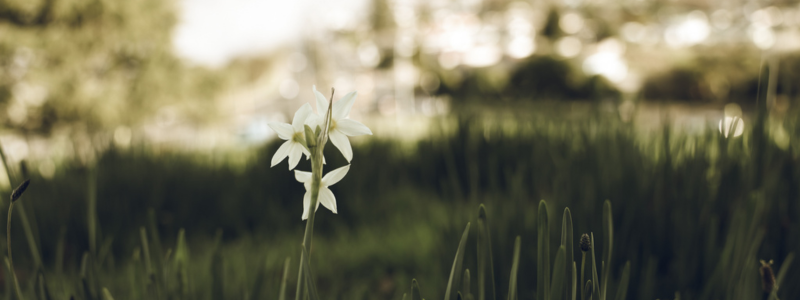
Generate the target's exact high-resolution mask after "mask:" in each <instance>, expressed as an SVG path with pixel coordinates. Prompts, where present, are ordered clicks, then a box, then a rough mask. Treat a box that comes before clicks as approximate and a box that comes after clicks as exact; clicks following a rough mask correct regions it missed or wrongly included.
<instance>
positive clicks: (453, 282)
mask: <svg viewBox="0 0 800 300" xmlns="http://www.w3.org/2000/svg"><path fill="white" fill-rule="evenodd" d="M469 225H470V223H469V222H467V228H464V233H463V234H461V242H459V243H458V250H456V258H455V259H454V260H453V267H452V268H451V269H450V279H449V280H448V281H447V290H445V292H444V300H450V299H451V297H452V295H453V294H452V292H453V291H458V283H459V280H460V278H459V277H461V263H462V262H463V260H464V247H466V245H467V236H469Z"/></svg>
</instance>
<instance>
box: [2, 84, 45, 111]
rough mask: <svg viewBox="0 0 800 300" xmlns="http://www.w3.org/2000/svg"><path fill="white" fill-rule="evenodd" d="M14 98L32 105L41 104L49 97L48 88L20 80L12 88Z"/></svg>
mask: <svg viewBox="0 0 800 300" xmlns="http://www.w3.org/2000/svg"><path fill="white" fill-rule="evenodd" d="M11 93H12V94H13V95H14V98H16V99H17V100H20V101H21V102H23V103H25V104H27V105H30V106H40V105H42V103H44V101H45V100H46V99H47V88H46V87H44V86H41V85H35V84H29V83H25V82H20V83H17V84H15V85H14V87H13V88H12V90H11Z"/></svg>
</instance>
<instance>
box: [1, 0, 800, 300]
mask: <svg viewBox="0 0 800 300" xmlns="http://www.w3.org/2000/svg"><path fill="white" fill-rule="evenodd" d="M799 50H800V5H798V4H797V3H795V2H793V1H778V0H776V1H766V0H765V1H715V0H709V1H682V0H670V1H651V0H623V1H610V0H564V1H546V0H534V1H505V0H429V1H415V0H333V1H311V0H300V1H259V0H235V1H220V0H172V1H162V0H135V1H112V0H3V1H0V124H2V127H1V128H2V129H0V145H1V146H2V147H0V149H2V152H3V158H4V160H5V162H6V163H5V164H4V166H5V169H6V172H0V189H2V190H5V191H6V192H7V193H10V191H11V189H12V187H14V186H16V185H18V184H19V183H20V182H21V181H22V180H23V178H31V179H32V183H31V186H30V188H29V190H28V192H27V193H26V194H25V196H24V197H23V199H24V200H23V201H22V202H20V203H22V204H21V205H20V206H21V207H23V208H22V209H20V210H18V211H17V212H15V213H16V214H20V215H21V217H20V218H17V217H15V219H14V220H13V221H12V229H11V233H12V245H13V249H14V250H15V251H14V253H18V254H16V255H15V256H14V258H15V266H16V267H17V274H18V276H20V281H21V284H22V285H23V287H24V289H30V290H31V291H33V290H34V288H35V287H36V286H38V284H39V283H38V282H39V281H42V280H43V279H41V278H42V277H41V276H40V277H37V275H36V274H37V273H38V274H45V275H46V276H47V278H48V280H47V281H46V283H45V285H46V286H48V287H49V289H50V290H51V292H52V294H53V295H54V296H53V297H54V298H58V299H67V298H69V297H68V295H76V297H79V298H81V297H82V298H86V299H91V296H92V295H93V294H92V293H95V294H94V295H95V296H97V295H99V290H100V288H101V287H107V288H108V289H109V290H110V291H111V293H112V294H114V296H115V298H117V299H139V298H141V299H145V298H148V297H152V296H153V295H152V294H147V293H151V292H152V293H156V292H153V291H152V289H150V288H149V285H148V284H153V283H148V281H147V280H144V279H142V278H146V276H139V275H141V274H144V272H145V271H143V269H142V265H143V262H142V259H143V258H142V256H141V255H142V254H141V253H142V252H144V251H150V252H153V254H152V256H153V257H155V258H153V260H154V262H153V264H156V265H157V266H162V267H164V268H165V269H164V271H163V274H164V275H159V276H163V278H161V277H159V280H163V282H161V281H159V282H161V283H159V284H160V285H159V284H156V286H159V288H160V289H159V290H158V291H159V292H157V293H156V294H158V293H164V294H158V295H173V294H170V293H173V292H174V293H177V294H176V295H178V294H180V295H183V297H184V298H189V299H212V298H216V296H219V295H224V298H225V299H233V298H238V299H242V298H244V299H262V298H264V299H272V298H276V297H277V293H278V291H277V290H278V287H279V284H280V280H281V276H282V274H283V273H282V272H283V264H284V259H285V258H286V257H291V259H292V264H291V268H290V269H291V270H292V273H290V274H294V275H290V276H289V280H288V281H289V286H290V287H291V288H290V289H289V290H290V291H289V292H288V293H289V295H290V296H291V297H293V295H294V289H293V287H294V282H295V278H296V273H294V272H296V270H297V268H296V263H297V261H298V259H299V255H298V254H299V250H300V248H299V247H298V245H299V244H300V242H301V241H302V234H303V226H304V222H302V221H301V220H300V215H301V212H302V205H301V200H302V195H303V193H304V189H303V186H302V184H300V183H298V182H296V180H295V179H294V177H293V174H292V173H290V172H287V171H286V163H281V164H279V165H278V166H275V167H274V168H270V167H269V162H270V159H271V158H272V155H273V154H274V153H275V150H276V149H277V147H278V146H279V145H280V142H281V141H280V140H279V139H277V136H276V134H275V132H274V131H272V130H271V129H270V128H269V126H268V125H267V124H268V123H269V122H290V121H291V118H292V116H293V114H294V112H295V111H296V110H297V109H298V108H299V107H300V106H301V105H302V104H304V103H312V106H315V105H314V104H313V94H312V91H311V87H312V86H314V85H316V87H317V89H319V90H320V91H322V92H323V94H326V95H329V94H328V91H329V89H330V88H331V87H334V88H336V91H337V92H336V96H335V97H334V98H335V99H338V98H339V97H340V96H342V95H344V94H346V93H348V92H351V91H358V98H357V100H356V103H355V106H354V107H353V109H352V111H351V113H350V118H351V119H355V120H359V121H361V122H363V123H364V124H366V125H367V126H368V127H370V128H371V129H372V131H373V133H374V135H372V136H360V137H354V138H351V141H352V143H353V145H354V146H353V147H354V152H355V155H354V159H353V161H352V168H351V170H350V172H349V174H348V175H347V177H345V179H344V180H343V181H342V182H340V183H339V184H337V185H336V186H334V187H332V190H333V192H334V193H335V194H336V197H337V201H338V207H339V214H338V215H333V214H331V213H330V212H329V211H327V210H320V211H319V212H320V213H319V214H318V218H317V224H316V226H315V229H316V235H315V240H314V251H312V253H311V257H312V261H313V264H314V268H315V270H316V272H317V273H316V275H317V277H318V286H319V290H320V293H321V294H322V295H324V296H325V298H326V299H400V298H401V296H402V294H403V293H404V292H407V291H408V289H409V286H410V281H411V279H412V278H416V279H417V280H419V282H420V286H421V289H422V293H423V296H424V297H426V298H428V299H431V298H436V297H441V296H443V295H444V288H445V286H446V282H447V281H446V280H447V276H448V274H449V270H450V265H451V264H452V259H453V256H454V255H455V250H456V247H457V245H458V240H459V237H460V233H461V231H462V230H463V228H464V226H465V225H466V223H467V222H469V221H472V222H473V223H474V221H475V219H476V217H477V209H478V205H479V204H480V203H485V204H486V205H487V210H488V215H489V224H490V225H489V226H490V228H491V229H492V239H493V240H492V245H493V248H494V249H493V251H494V252H493V253H494V262H495V276H496V277H497V281H496V283H497V287H498V293H497V296H498V297H505V291H506V289H507V286H508V277H509V276H508V274H509V272H510V265H511V259H510V257H511V254H512V251H513V247H512V246H513V240H514V238H515V237H516V236H517V235H520V236H522V256H521V266H522V267H521V268H520V271H519V274H520V275H519V276H520V279H519V280H520V282H521V283H520V285H519V290H520V291H519V292H520V294H519V295H520V298H525V299H533V298H535V295H536V286H535V284H533V282H534V280H536V279H535V275H536V273H535V266H536V259H535V258H536V254H535V247H536V222H537V221H536V215H537V212H536V210H537V208H538V202H539V200H541V199H544V200H546V201H547V202H548V204H549V207H550V209H552V211H550V212H549V215H550V218H549V219H550V222H551V223H552V225H551V229H552V236H553V243H552V245H554V249H556V248H555V245H557V244H558V241H559V237H558V233H559V232H560V224H561V222H560V217H561V212H562V211H563V209H564V208H565V207H567V206H568V207H570V209H571V210H572V213H573V219H574V223H575V233H576V236H578V235H579V234H580V233H583V232H590V231H593V232H594V233H595V235H602V230H601V227H600V222H601V215H600V212H601V209H602V203H603V201H604V200H606V199H608V200H610V201H611V202H612V204H613V205H614V226H615V228H616V232H615V237H614V245H615V246H614V249H615V250H614V251H615V252H614V253H613V259H612V262H611V264H610V265H611V270H612V278H613V281H612V282H611V283H610V286H611V287H612V289H611V292H613V291H615V289H616V285H615V282H616V281H618V280H619V276H620V275H619V274H620V271H621V267H622V265H624V263H625V261H628V260H629V261H631V265H632V281H631V287H630V290H629V293H628V298H630V299H656V298H660V299H673V298H676V299H677V298H683V299H710V298H720V299H723V298H724V299H752V298H754V297H760V286H761V282H760V280H761V279H760V277H759V274H758V267H759V266H760V265H759V263H758V260H759V259H764V260H767V261H768V260H770V259H773V260H774V261H775V264H774V265H773V268H775V271H776V272H778V271H779V270H781V268H782V267H783V265H782V263H783V262H784V260H785V259H786V257H787V256H788V255H790V253H791V252H793V251H796V250H797V249H800V231H799V230H800V224H799V223H798V222H799V221H800V220H798V217H799V216H800V207H799V206H798V200H800V181H799V180H800V148H799V147H798V143H800V140H798V137H800V123H798V117H797V116H798V114H797V113H798V107H800V86H798V80H800V51H799ZM326 158H327V160H328V166H329V168H336V167H339V166H342V165H344V164H345V163H346V161H345V160H344V158H343V157H342V156H341V154H340V153H339V152H338V151H336V150H335V149H327V151H326ZM298 169H299V170H305V171H309V170H310V165H309V163H308V162H307V161H302V162H301V163H300V165H299V166H298ZM6 174H8V175H6ZM3 199H6V198H3ZM8 204H9V203H8V201H5V200H4V201H3V203H2V207H7V206H8ZM15 207H16V205H15ZM140 228H145V232H147V235H146V236H147V238H146V239H145V240H147V239H149V240H150V244H149V247H148V245H143V243H142V238H141V236H140ZM180 229H185V233H186V235H185V238H186V243H187V245H188V246H187V247H186V248H187V249H188V250H187V249H183V250H184V251H175V252H173V249H176V250H177V249H178V248H180V247H178V244H179V242H178V241H179V240H180V239H179V238H178V232H179V230H180ZM474 238H475V234H474V232H473V233H472V234H471V235H470V241H469V244H468V247H467V249H468V252H467V254H466V259H465V267H467V268H470V269H473V270H474V268H475V266H476V263H475V253H474V252H472V253H470V251H473V249H475V244H474V243H475V239H474ZM598 240H602V239H601V238H600V237H598ZM600 243H602V242H600ZM0 245H2V246H3V248H2V249H6V247H7V246H8V245H7V244H6V242H5V241H3V242H2V243H0ZM601 247H602V246H600V245H598V248H597V249H598V250H599V249H603V248H601ZM148 248H149V249H148ZM84 253H87V255H89V256H88V257H91V263H90V264H91V265H93V266H94V268H93V271H92V272H95V273H96V274H102V275H104V276H97V277H91V278H92V279H89V280H88V282H89V283H88V284H87V283H85V282H86V279H84V283H80V282H78V281H76V280H77V279H75V278H76V276H75V274H78V273H80V274H82V275H81V277H82V278H85V276H84V275H83V274H84V273H85V272H86V271H85V269H86V267H85V265H86V263H85V261H86V257H87V256H86V255H84ZM178 253H181V255H180V256H178V255H177V254H178ZM551 253H555V250H552V251H551ZM170 254H172V255H173V256H172V257H171V256H170ZM598 255H600V254H598ZM603 255H605V254H603ZM574 256H575V257H576V258H577V259H576V260H578V259H579V256H580V253H579V251H578V250H577V249H576V250H575V253H574ZM149 257H150V256H148V259H147V261H148V262H147V264H148V269H147V270H149V266H150V265H149V264H150V258H149ZM178 257H181V259H185V260H186V261H188V268H189V269H190V270H191V272H189V274H190V275H189V278H188V279H186V278H183V279H180V280H173V281H169V280H168V279H166V278H171V277H169V276H171V275H169V274H172V273H171V272H175V270H173V269H169V268H167V267H168V266H171V265H170V264H169V263H168V262H170V261H172V260H175V259H178ZM82 266H84V267H82ZM168 269H169V270H168ZM148 272H149V271H148ZM140 273H141V274H140ZM3 274H4V275H5V276H4V277H2V278H0V279H2V280H0V287H2V288H3V290H4V291H5V294H4V295H5V297H6V298H10V297H11V290H12V289H10V288H9V287H10V286H9V285H8V283H9V281H8V280H7V278H8V277H7V276H9V274H8V272H6V273H3ZM220 274H222V275H220ZM223 275H224V276H223ZM184 276H185V275H184ZM219 276H222V277H221V278H224V279H219V278H220V277H219ZM798 276H800V271H798V269H797V267H796V266H795V268H790V269H789V273H788V278H798ZM37 278H38V280H39V281H37ZM181 280H186V281H185V282H186V284H187V285H188V287H186V286H182V287H178V286H176V285H175V284H176V282H182V281H181ZM220 280H222V281H221V282H223V283H224V284H220V285H219V286H218V285H216V284H211V283H218V282H220ZM87 286H88V287H87ZM183 288H185V290H182V289H183ZM474 289H475V288H474V287H473V290H474ZM87 291H88V292H87ZM148 295H149V296H148ZM187 295H189V296H187ZM779 295H780V296H781V297H783V298H784V299H792V298H797V297H800V288H798V287H797V286H792V285H789V284H786V285H785V286H781V287H780V292H779ZM0 296H2V295H0ZM98 297H99V296H98ZM164 297H167V296H164ZM170 297H172V296H170ZM176 297H177V296H176ZM173 298H174V297H173ZM174 299H180V297H178V298H174Z"/></svg>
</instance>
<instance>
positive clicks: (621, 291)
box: [614, 261, 631, 300]
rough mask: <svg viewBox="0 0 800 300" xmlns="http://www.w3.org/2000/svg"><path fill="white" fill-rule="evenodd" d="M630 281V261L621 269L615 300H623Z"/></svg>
mask: <svg viewBox="0 0 800 300" xmlns="http://www.w3.org/2000/svg"><path fill="white" fill-rule="evenodd" d="M630 280H631V261H628V262H626V263H625V267H624V268H623V269H622V278H620V280H619V288H617V296H616V297H614V299H616V300H625V296H626V295H627V294H628V283H629V282H630Z"/></svg>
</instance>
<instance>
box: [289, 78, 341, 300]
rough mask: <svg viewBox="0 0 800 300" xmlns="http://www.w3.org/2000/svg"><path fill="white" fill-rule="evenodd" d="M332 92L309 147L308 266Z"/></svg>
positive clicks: (299, 281)
mask: <svg viewBox="0 0 800 300" xmlns="http://www.w3.org/2000/svg"><path fill="white" fill-rule="evenodd" d="M333 93H334V90H333V89H331V99H330V102H328V111H326V112H325V127H324V129H323V130H322V133H320V135H319V136H318V137H317V144H316V145H315V146H310V145H309V146H310V147H309V150H310V151H309V152H311V204H310V206H309V207H308V221H307V222H306V231H305V234H304V235H303V248H305V252H306V253H308V255H309V257H308V260H309V267H310V261H311V257H310V256H311V237H312V236H313V235H314V217H315V215H316V210H317V202H318V201H319V187H320V184H321V182H322V165H323V159H324V158H323V156H322V150H323V149H324V148H325V144H326V143H327V142H328V130H329V129H330V118H331V112H332V108H333ZM304 256H305V255H304V254H303V253H302V252H301V253H300V270H299V271H298V274H297V291H296V294H295V299H296V300H300V292H302V291H303V282H304V281H305V280H303V277H304V276H303V260H304V259H306V258H305V257H304ZM305 276H310V274H305Z"/></svg>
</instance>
